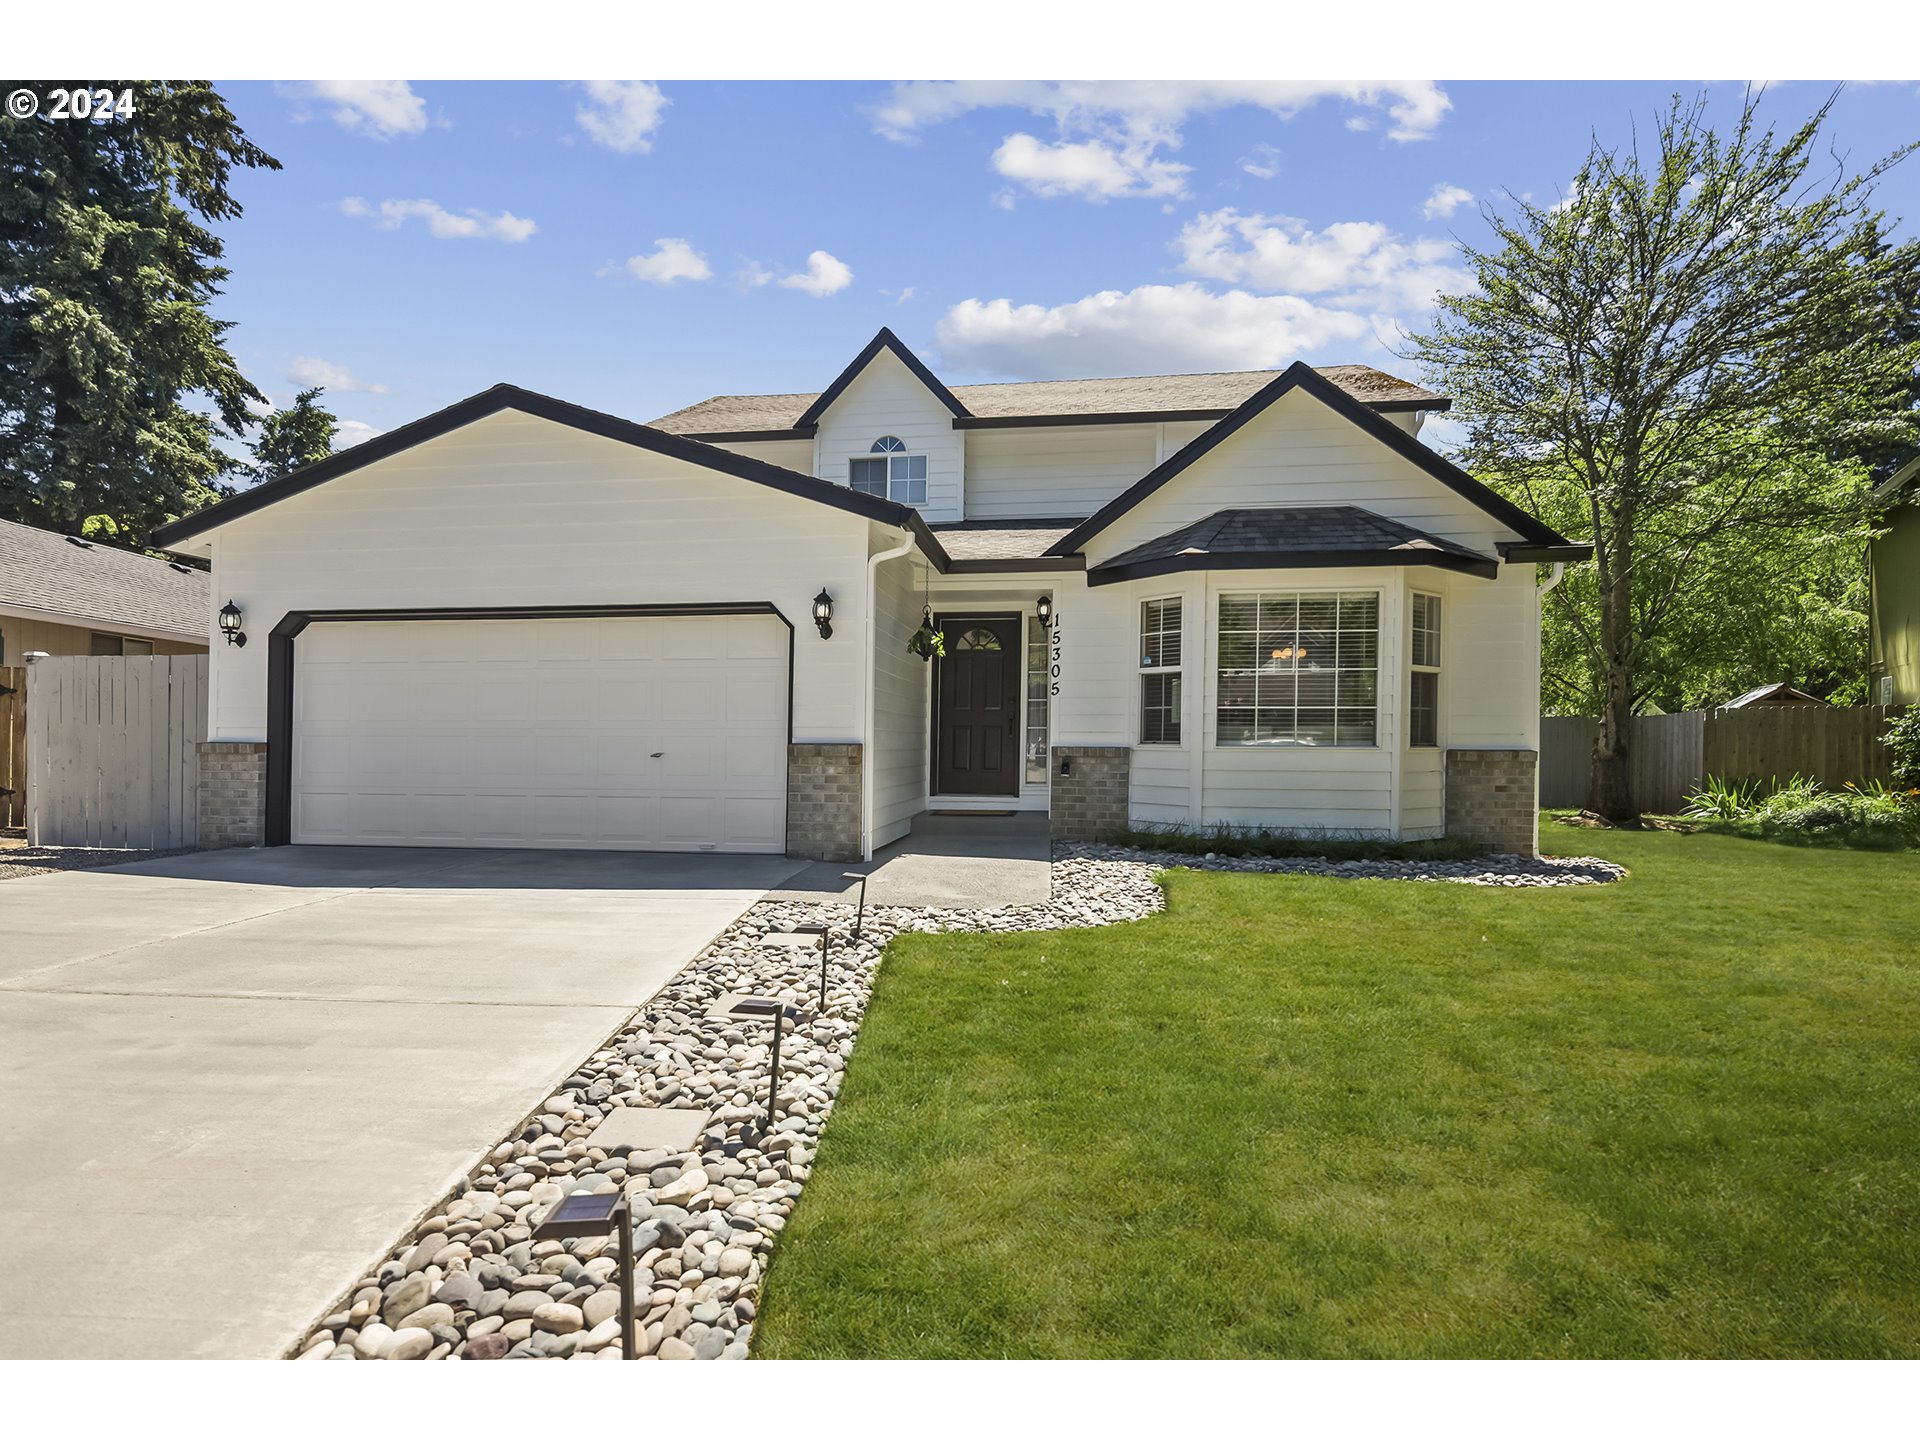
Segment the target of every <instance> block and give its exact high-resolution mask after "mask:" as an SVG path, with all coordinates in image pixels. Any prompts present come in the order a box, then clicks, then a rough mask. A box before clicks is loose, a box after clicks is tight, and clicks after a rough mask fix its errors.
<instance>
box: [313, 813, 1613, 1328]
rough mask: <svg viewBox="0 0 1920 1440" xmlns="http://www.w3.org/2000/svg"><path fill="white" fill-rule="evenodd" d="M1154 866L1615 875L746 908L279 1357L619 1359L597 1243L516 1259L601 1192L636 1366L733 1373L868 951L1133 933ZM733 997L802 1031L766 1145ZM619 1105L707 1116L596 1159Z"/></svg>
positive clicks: (828, 1092)
mask: <svg viewBox="0 0 1920 1440" xmlns="http://www.w3.org/2000/svg"><path fill="white" fill-rule="evenodd" d="M1169 866H1188V867H1192V868H1199V869H1209V870H1239V871H1256V872H1272V873H1286V874H1309V875H1334V876H1343V877H1376V878H1394V879H1407V880H1427V881H1439V880H1447V881H1456V882H1460V883H1465V884H1479V885H1591V884H1598V883H1602V882H1603V881H1604V880H1612V879H1617V878H1619V876H1620V875H1621V874H1624V873H1625V872H1624V871H1623V870H1622V869H1621V868H1620V867H1619V866H1615V865H1609V864H1607V863H1606V862H1604V861H1599V860H1552V859H1542V860H1531V859H1526V858H1523V857H1519V856H1498V857H1492V858H1490V859H1487V860H1484V861H1474V862H1452V861H1448V862H1407V861H1352V862H1330V861H1310V860H1247V859H1231V858H1226V857H1217V858H1215V857H1199V856H1189V855H1176V854H1171V853H1160V852H1152V851H1140V850H1131V849H1125V848H1122V847H1119V846H1106V845H1089V844H1068V845H1061V846H1058V847H1056V852H1055V858H1054V862H1053V894H1052V896H1051V898H1050V899H1049V900H1048V901H1047V902H1046V903H1045V904H1042V905H1023V906H1010V907H1007V908H1005V909H999V910H931V909H917V908H910V907H887V906H878V907H870V908H869V909H868V910H867V911H866V913H865V917H864V922H863V924H862V926H861V933H860V934H859V936H858V937H856V936H855V934H854V921H855V912H854V908H853V906H852V905H850V904H846V903H843V902H839V901H829V902H810V901H796V900H767V901H762V902H761V903H759V904H757V905H755V906H753V907H752V908H751V909H749V910H748V911H746V913H744V914H743V915H742V916H741V917H740V918H739V919H738V920H736V921H735V922H734V923H733V924H732V925H730V926H728V927H727V929H726V930H725V931H723V932H722V933H721V935H720V936H719V938H718V939H716V940H715V941H714V942H713V943H712V944H711V945H709V946H708V947H707V948H706V949H705V950H703V951H702V952H701V953H700V954H699V955H698V956H697V957H695V959H694V960H693V961H692V962H691V963H690V964H689V965H688V966H687V968H686V969H684V970H682V971H681V972H680V973H679V974H678V975H676V976H675V977H674V978H673V979H672V980H670V981H669V982H668V983H667V984H666V986H665V987H663V988H662V989H661V991H660V992H659V994H657V995H655V996H654V998H653V1000H652V1001H651V1002H650V1003H649V1004H648V1005H647V1007H646V1008H645V1009H644V1010H643V1011H641V1012H640V1013H638V1014H636V1015H635V1016H634V1018H633V1019H632V1020H631V1021H629V1022H628V1023H627V1024H626V1025H625V1026H624V1027H622V1028H621V1029H620V1030H619V1031H618V1032H617V1033H616V1034H615V1035H613V1036H612V1037H611V1038H610V1039H609V1040H608V1041H607V1042H606V1043H605V1044H603V1045H602V1046H601V1047H600V1048H599V1049H597V1050H595V1051H594V1052H593V1054H592V1055H590V1056H589V1057H588V1058H587V1059H586V1061H585V1062H584V1063H582V1064H581V1066H580V1067H579V1069H578V1070H576V1071H575V1072H574V1073H573V1074H572V1075H570V1076H569V1077H568V1078H567V1079H566V1080H565V1081H564V1082H562V1084H561V1085H560V1087H559V1088H558V1089H557V1090H556V1091H555V1092H554V1093H553V1094H552V1095H551V1096H549V1097H548V1098H547V1099H546V1100H545V1101H544V1102H543V1103H542V1104H541V1106H540V1107H539V1109H538V1110H537V1111H535V1112H534V1113H533V1114H532V1115H530V1116H529V1117H528V1118H527V1120H526V1121H525V1122H524V1123H523V1124H522V1125H521V1127H520V1128H519V1129H518V1130H517V1131H515V1133H514V1134H513V1135H511V1136H509V1137H508V1138H506V1139H503V1140H502V1141H501V1142H500V1143H499V1144H498V1145H496V1146H495V1147H494V1148H493V1149H492V1150H491V1151H490V1152H489V1153H488V1155H487V1157H486V1158H485V1159H484V1160H483V1161H482V1162H481V1163H480V1164H479V1165H478V1166H477V1167H476V1168H475V1169H474V1170H473V1171H472V1173H471V1174H470V1175H469V1176H468V1177H467V1180H466V1183H465V1184H464V1185H463V1186H461V1187H460V1188H459V1189H457V1190H455V1191H454V1192H453V1193H452V1194H450V1195H448V1196H447V1197H446V1198H445V1199H444V1200H442V1201H441V1203H440V1204H439V1205H437V1206H435V1207H434V1209H433V1211H432V1213H431V1214H430V1215H429V1216H428V1217H427V1219H426V1220H424V1221H423V1222H421V1224H420V1225H419V1226H418V1227H416V1229H415V1231H414V1233H413V1234H412V1235H411V1236H410V1237H409V1238H408V1239H407V1240H406V1241H405V1242H404V1243H402V1244H401V1245H399V1246H397V1247H395V1248H394V1249H393V1250H392V1251H391V1252H390V1253H389V1254H388V1255H387V1256H385V1257H384V1258H383V1259H382V1260H381V1261H380V1263H378V1264H377V1265H375V1266H373V1267H372V1268H371V1269H369V1270H368V1271H367V1272H366V1273H365V1274H364V1275H363V1276H362V1277H361V1278H360V1280H359V1282H358V1283H357V1284H356V1285H355V1286H354V1287H353V1289H352V1290H351V1291H350V1292H349V1293H348V1294H347V1295H346V1296H345V1297H343V1298H342V1300H341V1301H340V1303H339V1304H338V1305H337V1306H336V1308H335V1309H334V1311H333V1312H332V1313H330V1314H328V1315H327V1316H326V1317H325V1318H324V1319H323V1320H321V1321H320V1323H319V1324H318V1325H316V1326H315V1327H314V1328H313V1329H312V1330H311V1331H310V1332H309V1333H308V1334H307V1336H306V1338H305V1339H304V1341H303V1342H302V1343H301V1345H300V1346H299V1348H298V1351H297V1352H296V1353H297V1355H298V1358H300V1359H302V1360H356V1359H357V1360H444V1359H465V1360H493V1359H503V1358H504V1359H575V1360H588V1359H618V1358H619V1357H620V1348H621V1347H620V1314H619V1312H620V1287H619V1282H618V1278H617V1275H616V1271H617V1268H618V1260H617V1255H618V1245H617V1241H616V1240H615V1238H614V1237H613V1236H612V1235H608V1236H604V1237H600V1236H596V1237H593V1238H591V1239H584V1240H546V1241H540V1242H535V1241H534V1239H533V1230H534V1227H535V1226H536V1225H537V1224H538V1223H539V1221H540V1219H541V1218H542V1217H543V1216H544V1215H545V1214H546V1213H547V1211H548V1210H550V1209H551V1208H552V1206H553V1205H554V1204H556V1203H557V1202H558V1201H559V1200H560V1199H562V1198H563V1197H564V1196H566V1195H568V1194H570V1193H573V1192H575V1191H579V1190H590V1191H594V1192H598V1193H612V1192H614V1191H615V1190H617V1189H620V1188H625V1190H626V1191H627V1192H628V1194H629V1196H630V1197H631V1199H630V1203H631V1205H632V1208H633V1213H634V1256H635V1260H636V1276H635V1287H634V1289H635V1311H636V1314H637V1316H638V1317H639V1321H640V1333H639V1337H638V1347H637V1348H638V1349H639V1351H640V1354H641V1357H642V1358H654V1359H661V1360H731V1359H743V1358H745V1356H746V1355H747V1353H748V1349H749V1346H750V1343H751V1341H752V1338H753V1322H754V1317H755V1315H756V1314H757V1313H758V1306H759V1300H760V1293H761V1286H762V1284H763V1282H764V1279H765V1274H766V1265H767V1260H768V1256H769V1253H770V1251H771V1249H772V1247H773V1245H774V1243H775V1242H776V1241H777V1239H778V1237H779V1235H780V1232H781V1230H782V1229H784V1228H785V1226H786V1223H787V1219H788V1217H789V1216H790V1215H791V1214H792V1212H793V1206H794V1202H795V1201H796V1200H798V1199H799V1197H800V1193H801V1190H802V1188H803V1187H804V1186H805V1184H806V1181H807V1178H808V1176H809V1174H810V1173H811V1168H812V1163H813V1156H814V1151H815V1149H816V1148H817V1146H818V1144H819V1137H820V1131H821V1127H822V1126H823V1125H824V1124H825V1122H826V1118H827V1116H828V1114H829V1113H830V1112H831V1111H832V1108H833V1102H834V1099H835V1098H836V1097H837V1096H838V1094H839V1091H840V1079H841V1075H842V1073H843V1071H844V1069H845V1066H846V1062H847V1057H848V1056H849V1055H850V1054H851V1053H852V1051H853V1041H854V1036H855V1033H856V1032H857V1030H858V1029H859V1024H860V1018H861V1016H862V1015H863V1014H864V1012H865V1010H866V1004H867V997H868V995H869V993H870V992H871V988H872V981H873V973H874V970H875V969H876V967H877V966H878V965H879V963H880V955H881V952H882V951H883V950H884V949H885V947H886V944H887V942H888V941H889V940H891V939H892V938H893V937H894V936H895V935H898V934H902V933H905V932H908V931H947V930H976V931H1020V930H1055V929H1063V928H1081V927H1086V926H1094V925H1107V924H1114V923H1117V922H1120V921H1126V920H1137V919H1141V918H1143V917H1145V916H1147V915H1151V914H1153V913H1155V912H1156V911H1158V910H1160V909H1161V908H1163V906H1164V903H1165V901H1164V898H1163V895H1162V892H1161V890H1160V887H1159V886H1158V885H1156V884H1155V883H1154V881H1153V877H1154V875H1155V874H1156V873H1157V872H1158V871H1160V870H1161V869H1164V868H1167V867H1169ZM800 925H825V926H827V927H828V935H829V959H828V973H827V997H826V1004H825V1005H824V1006H823V1005H821V1003H820V958H819V952H818V950H817V949H815V948H813V947H812V945H811V944H804V945H799V946H796V945H794V944H793V943H791V942H790V941H784V940H782V939H780V938H779V937H781V936H783V935H786V934H789V933H790V932H791V931H792V930H793V929H794V928H795V927H796V926H800ZM770 937H771V938H770ZM737 995H752V996H759V997H768V998H775V999H778V1000H780V1001H781V1002H782V1003H783V1004H785V1005H789V1006H791V1007H793V1008H794V1009H795V1010H797V1011H799V1012H800V1018H799V1019H798V1020H797V1021H794V1022H792V1024H791V1027H790V1028H789V1029H788V1030H787V1032H786V1033H785V1035H784V1037H783V1039H782V1042H781V1056H780V1087H779V1092H778V1094H777V1096H776V1097H775V1104H774V1124H773V1127H772V1129H771V1131H770V1132H769V1133H767V1134H764V1135H762V1134H759V1133H757V1132H758V1129H759V1126H760V1124H761V1122H762V1121H763V1120H764V1116H765V1109H766V1093H767V1078H768V1071H769V1069H770V1062H771V1047H770V1045H769V1043H768V1042H769V1040H770V1038H771V1033H772V1032H771V1027H770V1024H769V1022H768V1021H766V1020H764V1019H757V1018H756V1019H734V1018H729V1017H727V1016H725V1015H724V1014H716V1013H714V1012H715V1011H716V1009H717V1008H720V1007H721V1006H722V1005H723V997H727V996H737ZM632 1106H641V1107H654V1108H664V1109H679V1110H701V1111H706V1112H708V1113H709V1116H710V1123H709V1124H708V1126H707V1128H706V1129H705V1131H704V1132H703V1133H702V1134H701V1136H700V1137H699V1139H698V1140H697V1141H696V1142H695V1144H696V1148H694V1149H691V1150H686V1151H673V1150H664V1149H662V1150H643V1151H635V1150H632V1149H629V1148H628V1147H627V1146H625V1145H614V1146H611V1147H601V1146H597V1145H595V1144H594V1143H593V1132H594V1128H595V1127H596V1126H597V1125H598V1124H599V1123H600V1121H601V1120H602V1119H603V1118H604V1117H605V1116H606V1115H607V1114H609V1113H610V1112H611V1111H613V1110H615V1109H619V1108H622V1107H632Z"/></svg>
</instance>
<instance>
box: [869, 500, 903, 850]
mask: <svg viewBox="0 0 1920 1440" xmlns="http://www.w3.org/2000/svg"><path fill="white" fill-rule="evenodd" d="M911 549H913V532H912V531H911V530H903V531H901V532H900V543H899V544H898V545H896V546H894V548H893V549H891V550H882V551H879V552H878V553H877V554H873V555H869V556H868V557H867V653H866V655H865V657H864V658H863V659H862V661H861V665H860V675H861V683H862V684H863V685H864V686H865V688H866V711H867V714H866V722H867V723H866V729H865V730H864V731H862V732H861V733H862V735H863V736H864V738H865V747H866V748H865V750H864V751H863V752H862V754H861V756H860V859H861V861H862V862H863V863H864V862H866V861H868V860H871V859H873V727H874V723H875V712H876V711H877V710H878V709H879V689H880V687H879V686H878V685H877V684H875V683H874V682H875V680H876V679H877V676H876V675H875V673H874V666H875V662H876V660H877V659H878V656H879V650H878V648H877V646H878V644H879V635H880V614H879V609H880V607H879V603H878V602H879V598H880V565H881V562H883V561H886V560H898V559H899V558H900V557H901V556H902V555H904V554H906V553H907V552H908V551H909V550H911Z"/></svg>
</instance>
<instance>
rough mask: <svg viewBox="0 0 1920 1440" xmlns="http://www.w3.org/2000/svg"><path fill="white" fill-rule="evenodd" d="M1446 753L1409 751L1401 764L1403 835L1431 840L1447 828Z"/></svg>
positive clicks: (1438, 751) (1407, 837)
mask: <svg viewBox="0 0 1920 1440" xmlns="http://www.w3.org/2000/svg"><path fill="white" fill-rule="evenodd" d="M1446 753H1447V752H1446V751H1445V750H1442V749H1438V748H1434V747H1428V748H1425V749H1418V750H1413V749H1410V750H1408V751H1407V753H1406V755H1405V756H1404V757H1402V759H1401V762H1400V835H1401V838H1403V839H1407V840H1429V839H1432V838H1434V837H1436V836H1438V835H1441V834H1444V833H1445V831H1446V828H1447V786H1446V765H1445V756H1446Z"/></svg>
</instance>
